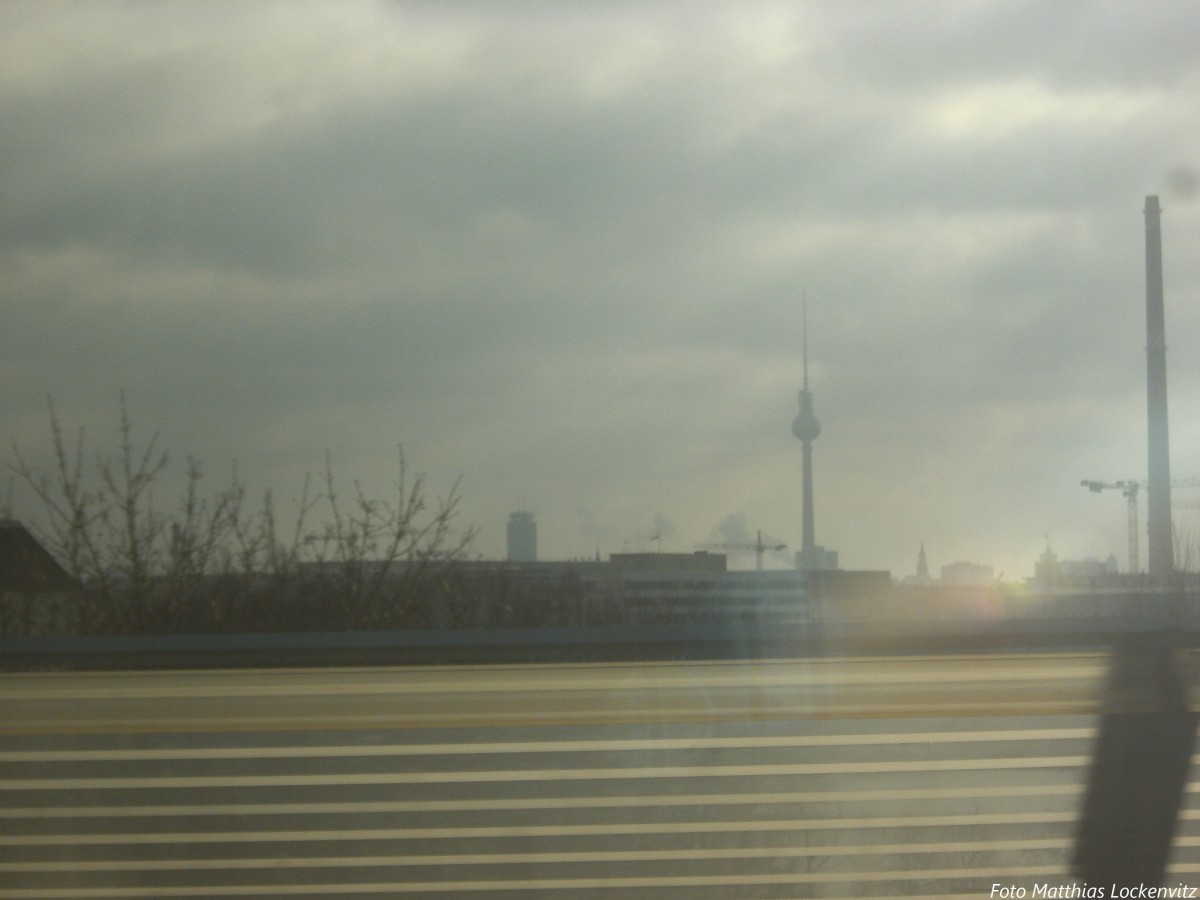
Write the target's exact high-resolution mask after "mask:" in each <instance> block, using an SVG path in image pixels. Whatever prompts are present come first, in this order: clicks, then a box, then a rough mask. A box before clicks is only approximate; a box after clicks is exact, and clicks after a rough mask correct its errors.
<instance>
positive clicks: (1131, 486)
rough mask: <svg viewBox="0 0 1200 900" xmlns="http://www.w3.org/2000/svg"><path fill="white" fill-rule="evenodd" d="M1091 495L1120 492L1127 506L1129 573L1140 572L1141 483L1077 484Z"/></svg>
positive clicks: (1085, 480)
mask: <svg viewBox="0 0 1200 900" xmlns="http://www.w3.org/2000/svg"><path fill="white" fill-rule="evenodd" d="M1079 483H1080V484H1081V485H1083V486H1084V487H1085V488H1087V489H1088V490H1089V491H1091V492H1092V493H1093V494H1099V493H1100V492H1101V491H1109V490H1111V491H1120V492H1121V496H1122V497H1124V498H1125V501H1126V504H1127V515H1128V517H1129V572H1130V574H1131V575H1132V574H1136V573H1138V572H1140V571H1141V568H1142V567H1141V562H1140V561H1139V560H1138V503H1137V501H1138V492H1139V491H1140V490H1141V487H1142V483H1141V482H1140V481H1133V480H1131V479H1127V480H1125V481H1111V482H1110V481H1088V480H1087V479H1084V480H1083V481H1081V482H1079Z"/></svg>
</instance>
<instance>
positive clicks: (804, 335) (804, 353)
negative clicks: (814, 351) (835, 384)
mask: <svg viewBox="0 0 1200 900" xmlns="http://www.w3.org/2000/svg"><path fill="white" fill-rule="evenodd" d="M800 349H801V353H800V356H801V359H803V360H804V390H806V391H807V390H808V288H806V287H801V288H800Z"/></svg>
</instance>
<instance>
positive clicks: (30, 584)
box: [0, 519, 74, 591]
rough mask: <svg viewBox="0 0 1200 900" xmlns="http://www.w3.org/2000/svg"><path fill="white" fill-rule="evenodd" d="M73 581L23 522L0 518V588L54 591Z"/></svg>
mask: <svg viewBox="0 0 1200 900" xmlns="http://www.w3.org/2000/svg"><path fill="white" fill-rule="evenodd" d="M72 586H74V581H73V580H72V579H71V577H70V576H69V575H68V574H67V573H66V572H65V571H64V570H63V567H62V566H60V565H59V564H58V561H57V560H56V559H55V558H54V557H53V556H51V555H50V552H49V551H48V550H47V549H46V548H45V547H43V546H42V545H41V544H40V543H38V540H37V538H35V537H34V536H33V535H32V534H30V533H29V529H27V528H26V527H25V526H24V525H22V524H21V523H20V522H18V521H16V520H14V519H0V590H4V591H57V590H65V589H67V588H70V587H72Z"/></svg>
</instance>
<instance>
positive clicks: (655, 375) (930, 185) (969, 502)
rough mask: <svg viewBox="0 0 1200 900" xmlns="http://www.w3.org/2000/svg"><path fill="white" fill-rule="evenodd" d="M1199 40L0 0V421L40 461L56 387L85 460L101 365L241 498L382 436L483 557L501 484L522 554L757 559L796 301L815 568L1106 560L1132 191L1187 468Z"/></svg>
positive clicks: (1134, 447)
mask: <svg viewBox="0 0 1200 900" xmlns="http://www.w3.org/2000/svg"><path fill="white" fill-rule="evenodd" d="M1198 36H1200V8H1197V7H1196V6H1195V5H1193V4H1187V3H1150V4H1136V3H1128V2H1124V0H1120V2H1117V0H1111V2H1098V0H1045V2H1020V0H994V2H990V0H945V2H936V0H930V2H904V3H898V2H844V0H843V2H827V3H755V2H742V0H739V2H737V3H733V2H729V3H717V2H712V3H696V2H678V3H665V2H664V3H657V4H655V3H645V2H636V3H634V2H629V3H622V2H580V0H564V2H551V0H545V2H504V0H493V2H487V3H480V2H461V3H455V2H436V3H433V2H430V3H402V2H401V3H373V2H361V3H342V2H338V3H333V2H329V3H300V2H286V3H266V2H256V3H242V2H238V3H228V4H222V3H218V2H204V3H186V2H185V3H166V2H163V3H117V4H112V3H100V2H88V3H75V4H72V3H52V2H50V3H47V2H30V3H17V2H5V3H3V4H2V5H0V121H2V122H3V128H2V129H0V292H2V295H3V309H4V314H3V327H0V345H2V348H3V349H2V353H0V366H2V367H3V380H2V382H0V385H2V386H0V422H2V423H3V428H4V432H5V434H6V435H7V436H8V437H9V438H10V439H15V440H17V441H18V443H19V444H20V445H21V446H22V448H26V449H27V452H29V453H30V454H33V455H36V454H37V453H40V452H41V451H42V449H43V448H44V447H45V444H46V420H47V416H46V397H47V396H51V397H53V400H54V403H55V406H56V408H57V410H58V413H59V415H60V416H61V417H62V419H63V422H64V425H66V426H67V427H69V428H71V429H74V428H76V427H79V426H86V428H87V434H88V440H89V441H90V442H91V443H92V445H93V446H94V447H95V449H103V448H108V447H111V446H113V435H114V430H115V423H116V417H117V411H118V396H119V392H120V391H121V390H124V391H125V392H126V396H127V398H128V404H129V407H130V410H131V412H132V415H133V417H134V418H135V420H136V422H137V423H138V425H139V427H140V428H142V430H143V432H144V433H145V434H149V433H150V432H153V431H158V432H160V433H161V438H160V439H161V441H162V442H163V444H164V445H165V446H166V447H168V448H169V449H171V450H172V451H174V452H175V454H176V456H177V457H178V458H179V459H182V457H183V455H184V454H187V453H191V454H193V455H195V456H197V457H199V458H200V459H201V460H203V461H204V462H205V464H206V470H207V471H208V472H209V473H210V476H211V478H212V479H213V480H212V486H213V487H214V488H216V487H217V486H218V483H219V482H220V480H222V479H224V478H225V477H226V476H227V474H228V472H229V469H230V466H231V465H232V463H233V461H234V460H235V459H236V460H237V464H238V468H239V471H240V473H241V474H242V475H243V477H245V478H246V479H247V480H248V481H250V482H251V483H252V485H254V486H255V487H256V488H258V489H261V488H264V487H268V486H269V487H273V488H274V489H275V491H276V492H277V493H278V495H279V496H280V498H281V502H285V501H283V499H282V498H286V497H289V496H294V495H295V494H296V493H298V491H299V486H300V483H301V479H302V476H303V473H304V472H306V471H316V470H318V469H319V468H320V467H321V464H322V458H323V455H324V452H325V450H326V449H328V450H329V451H331V453H332V454H333V459H334V463H335V468H336V469H337V471H338V473H339V474H340V475H341V476H342V477H343V478H344V479H346V480H349V479H351V478H358V479H360V480H361V481H362V483H363V485H364V487H365V488H366V489H367V490H368V491H369V492H372V493H375V494H378V495H381V496H382V495H386V494H387V492H388V489H389V487H388V486H389V483H390V481H391V480H392V478H393V470H394V462H395V447H396V445H397V444H398V443H403V445H404V448H405V451H406V454H407V456H408V457H409V459H410V460H411V462H412V464H413V466H414V467H416V468H417V469H420V470H422V471H424V472H425V473H426V474H427V476H428V479H429V483H430V486H431V489H432V491H433V492H434V493H440V492H444V491H445V490H447V489H448V488H449V487H450V486H451V484H452V483H453V482H454V480H455V479H456V478H458V477H460V476H461V479H462V481H461V488H460V489H461V493H462V497H463V504H462V518H463V521H464V523H469V524H474V525H476V526H478V527H479V528H480V536H479V539H478V542H477V545H476V552H477V553H479V554H482V555H483V556H486V557H500V556H502V555H503V553H504V526H505V522H506V520H507V516H508V513H509V512H511V511H513V510H518V509H528V510H531V511H532V512H534V513H535V514H536V517H537V522H538V527H539V547H540V554H541V556H542V558H548V559H560V558H567V557H579V556H589V557H590V556H592V555H593V554H595V553H596V552H597V551H599V552H600V553H601V554H602V555H603V556H607V555H608V554H609V553H612V552H621V551H626V550H634V549H638V548H639V547H641V548H642V549H646V550H653V549H659V548H661V549H663V550H673V551H691V550H692V549H694V548H695V546H696V545H698V544H701V543H703V542H706V541H712V540H716V539H718V535H719V534H724V535H725V536H726V537H734V538H736V537H737V536H738V535H737V532H738V530H739V529H741V530H742V532H743V536H745V537H747V538H750V539H752V536H753V533H754V532H755V531H756V530H759V529H761V530H762V531H763V532H764V533H765V534H766V535H768V536H770V537H771V538H773V539H775V540H779V541H784V542H787V543H788V544H789V545H790V546H791V547H792V548H798V546H799V543H800V445H799V443H798V442H797V441H796V440H795V439H794V438H793V436H792V434H791V430H790V428H791V421H792V418H793V416H794V415H795V413H796V409H797V396H796V392H797V389H798V388H799V387H800V383H801V373H802V366H801V354H800V347H801V301H800V298H801V294H802V291H805V290H806V291H807V296H808V321H809V350H810V352H809V357H810V359H809V369H810V379H811V384H812V389H813V392H814V397H815V406H816V413H817V416H818V417H819V419H820V420H821V423H822V426H823V431H822V434H821V436H820V438H819V439H818V440H817V442H816V443H815V445H814V457H815V473H816V527H817V540H818V543H820V544H823V545H825V546H826V547H829V548H832V549H836V550H838V551H839V552H840V554H841V561H842V565H843V566H844V567H848V568H886V569H890V570H892V572H893V574H895V575H897V576H902V575H905V574H910V573H911V572H912V571H913V570H914V567H915V564H916V554H917V548H918V546H919V544H920V543H921V542H922V541H924V543H925V547H926V551H927V553H928V557H929V564H930V567H931V569H932V570H933V571H934V572H935V573H936V572H937V571H938V570H939V568H940V567H941V566H942V565H945V564H947V563H950V562H953V561H956V560H970V561H973V562H978V563H985V564H989V565H992V566H994V567H995V569H996V571H997V573H1000V572H1003V573H1004V576H1005V578H1006V579H1014V578H1018V577H1023V576H1026V575H1029V574H1031V573H1032V568H1033V563H1034V560H1035V559H1036V557H1037V555H1038V554H1039V553H1040V552H1041V551H1042V550H1043V549H1044V547H1045V546H1046V541H1047V538H1048V539H1049V541H1050V545H1051V546H1052V547H1053V549H1054V550H1055V551H1056V552H1057V553H1058V554H1059V555H1060V556H1061V557H1067V558H1082V557H1087V556H1095V557H1100V558H1103V557H1105V556H1107V555H1108V554H1109V553H1110V552H1111V553H1115V554H1116V555H1117V557H1118V559H1119V560H1120V563H1121V566H1122V568H1124V566H1125V562H1126V559H1125V548H1126V531H1125V509H1124V504H1123V501H1122V500H1121V499H1120V497H1119V496H1118V495H1116V494H1115V493H1114V494H1107V495H1103V496H1096V495H1094V494H1090V493H1088V492H1087V491H1086V490H1084V489H1083V488H1081V487H1080V486H1079V482H1080V480H1081V479H1083V478H1097V479H1106V480H1114V479H1119V478H1130V477H1137V478H1144V477H1145V470H1146V448H1145V352H1144V347H1145V314H1144V297H1145V295H1144V268H1143V266H1144V237H1143V216H1142V207H1143V203H1144V198H1145V196H1146V195H1147V194H1159V195H1161V197H1162V205H1163V209H1164V213H1163V232H1164V245H1165V246H1164V256H1165V283H1166V302H1167V305H1166V315H1167V329H1168V337H1167V341H1168V347H1169V350H1168V387H1169V392H1170V398H1171V407H1170V415H1171V425H1172V434H1171V442H1172V446H1171V449H1172V465H1173V474H1174V475H1175V476H1177V477H1181V478H1183V477H1200V421H1198V420H1197V416H1196V415H1195V412H1196V411H1197V410H1198V409H1200V368H1198V367H1197V365H1196V361H1197V359H1198V358H1200V254H1197V253H1196V248H1197V246H1200V202H1198V201H1197V200H1196V199H1194V198H1193V195H1194V194H1195V173H1196V171H1197V168H1198V167H1200V54H1198V53H1197V52H1196V41H1197V38H1198ZM1176 496H1177V499H1179V500H1186V499H1187V498H1188V497H1189V496H1194V497H1195V499H1200V491H1193V492H1191V493H1190V494H1189V493H1188V492H1184V491H1180V492H1178V493H1177V495H1176ZM26 499H27V498H23V497H22V495H20V494H18V495H17V501H18V503H17V511H18V512H21V511H22V505H21V504H22V503H23V502H25V500H26ZM1142 519H1143V527H1144V520H1145V516H1144V513H1143V516H1142ZM1178 521H1179V523H1180V527H1181V528H1182V529H1192V528H1194V526H1195V525H1196V524H1197V523H1200V515H1198V514H1197V513H1196V512H1194V511H1188V510H1181V511H1180V512H1179V515H1178ZM655 534H658V535H660V540H657V541H655V540H652V538H653V536H654V535H655ZM1143 541H1144V535H1143ZM1144 557H1145V549H1144V543H1143V558H1144ZM734 562H735V564H738V565H742V566H749V565H752V564H753V557H752V556H749V557H739V558H737V559H735V560H734ZM776 562H777V563H778V564H782V560H778V561H776Z"/></svg>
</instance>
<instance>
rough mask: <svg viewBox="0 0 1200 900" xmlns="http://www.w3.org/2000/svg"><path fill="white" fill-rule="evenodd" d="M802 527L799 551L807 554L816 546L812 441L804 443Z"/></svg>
mask: <svg viewBox="0 0 1200 900" xmlns="http://www.w3.org/2000/svg"><path fill="white" fill-rule="evenodd" d="M803 447H804V463H803V464H804V525H803V542H802V543H801V550H803V551H804V553H806V554H808V553H810V552H811V551H812V549H813V548H814V547H816V546H817V536H816V530H817V529H816V517H815V516H814V515H813V470H812V441H804V443H803Z"/></svg>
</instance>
